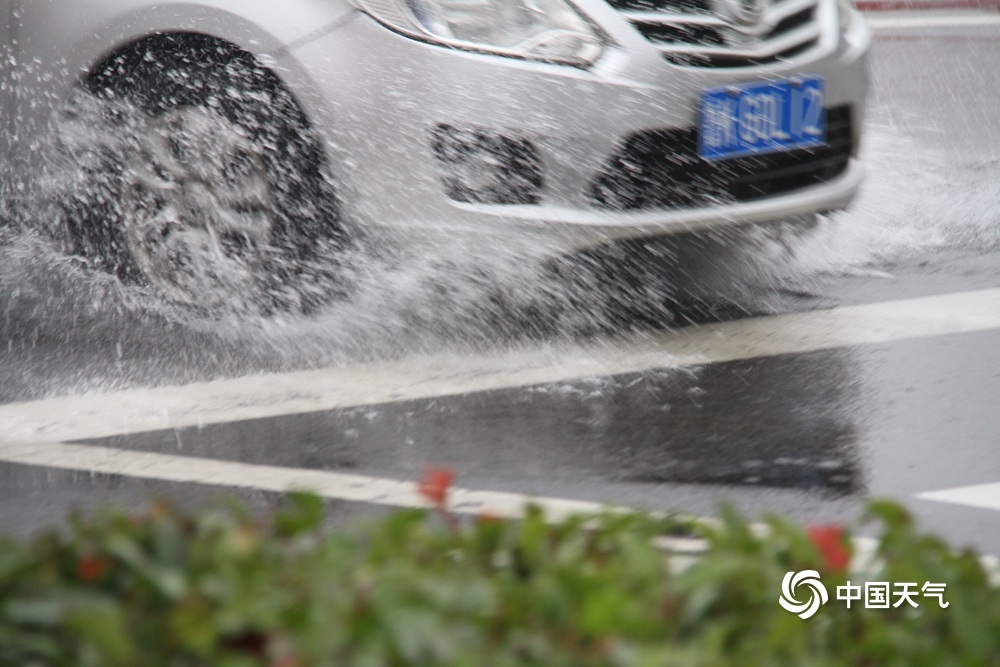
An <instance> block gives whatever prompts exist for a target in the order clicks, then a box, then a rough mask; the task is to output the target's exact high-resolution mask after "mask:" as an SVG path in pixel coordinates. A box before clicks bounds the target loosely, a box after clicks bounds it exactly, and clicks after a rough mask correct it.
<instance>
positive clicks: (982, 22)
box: [866, 12, 1000, 30]
mask: <svg viewBox="0 0 1000 667" xmlns="http://www.w3.org/2000/svg"><path fill="white" fill-rule="evenodd" d="M866 18H867V19H868V25H869V26H871V28H872V29H874V30H913V29H918V28H975V27H979V26H995V25H1000V14H997V13H996V12H961V13H955V14H934V13H932V14H930V15H927V13H926V12H917V13H914V14H907V15H900V13H898V12H886V14H884V15H878V16H873V15H871V14H869V15H867V17H866Z"/></svg>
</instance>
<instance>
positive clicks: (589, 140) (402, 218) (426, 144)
mask: <svg viewBox="0 0 1000 667" xmlns="http://www.w3.org/2000/svg"><path fill="white" fill-rule="evenodd" d="M580 6H581V7H582V8H584V9H590V8H591V6H593V8H594V9H593V14H592V18H594V19H595V20H597V21H598V22H599V23H600V25H601V27H602V29H604V30H605V31H606V32H607V33H608V35H609V36H610V39H611V40H612V41H613V42H614V46H612V47H609V48H608V50H607V51H606V53H605V54H604V55H603V56H602V58H601V59H600V60H599V61H598V62H597V63H596V64H595V65H594V66H593V67H591V68H590V69H581V68H575V67H569V66H562V65H552V64H545V63H537V62H530V61H523V60H516V59H511V58H504V57H499V56H494V55H489V54H482V53H473V52H467V51H459V50H455V49H449V48H444V47H439V46H435V45H431V44H427V43H423V42H420V41H416V40H414V39H411V38H408V37H405V36H402V35H399V34H397V33H395V32H393V31H391V30H389V29H387V28H386V27H384V26H382V25H380V24H379V23H377V22H376V21H375V20H374V19H372V18H370V17H368V16H367V15H366V14H363V13H360V12H359V13H356V14H354V15H353V16H352V17H351V18H350V20H347V21H345V22H343V24H341V25H339V26H338V27H337V28H335V29H333V30H331V31H329V32H327V33H325V34H322V35H320V36H318V37H317V38H315V39H313V40H311V41H309V42H307V43H304V44H301V45H299V46H297V47H295V48H292V49H289V50H287V51H285V52H283V53H282V54H280V55H278V56H277V62H276V67H277V69H278V70H279V72H280V73H281V74H282V75H283V76H284V77H285V78H286V79H289V80H290V83H291V87H292V89H293V90H294V91H296V92H297V94H298V95H299V98H300V102H301V103H302V104H303V106H304V107H305V108H306V110H307V113H309V115H310V116H311V118H312V119H313V120H314V122H315V124H316V126H317V128H318V129H319V130H320V132H321V135H322V137H323V139H324V140H325V142H326V144H327V146H328V149H329V151H328V152H329V155H330V158H331V165H330V168H331V172H332V177H333V178H334V180H335V183H336V187H337V189H338V192H339V195H340V198H341V200H342V202H343V206H344V212H345V214H346V216H347V217H348V218H349V220H350V222H352V223H354V224H360V225H362V226H386V227H391V228H394V229H397V230H409V231H413V232H425V231H428V230H434V231H442V230H443V231H445V232H447V233H504V234H507V233H516V234H517V235H519V236H522V237H528V238H537V239H539V240H540V241H542V240H550V241H554V242H556V243H557V244H558V245H559V246H561V247H564V248H569V249H582V248H586V247H590V246H594V245H598V244H601V243H604V242H608V241H613V240H620V239H625V238H635V237H649V236H661V235H666V234H671V233H676V232H681V231H691V230H700V229H706V228H713V227H719V226H728V225H734V224H741V223H753V222H764V221H770V220H777V219H782V218H787V217H792V216H797V215H802V214H807V213H812V212H818V211H827V210H832V209H837V208H841V207H843V206H845V205H846V204H847V203H848V202H849V201H850V200H851V198H852V197H853V195H854V194H855V192H856V190H857V188H858V185H859V183H860V181H861V175H862V167H861V164H860V163H859V162H858V160H857V159H856V155H857V142H858V141H859V134H860V126H861V119H862V118H863V114H864V100H865V95H866V91H867V86H868V78H867V54H868V47H869V44H870V33H869V31H868V28H867V27H866V26H865V24H864V21H863V20H862V19H860V18H856V19H855V20H854V21H852V22H851V26H850V27H849V29H848V30H847V31H846V32H842V31H841V30H840V28H839V27H838V17H837V7H836V5H835V3H834V2H833V0H822V1H821V3H820V5H819V6H818V8H817V16H816V20H817V21H819V22H820V24H821V25H822V26H823V31H822V35H821V38H820V39H819V41H818V43H817V45H816V46H815V47H813V48H812V49H810V50H809V51H807V52H806V53H803V54H802V55H800V56H796V57H793V58H790V59H788V60H784V61H781V62H775V63H771V64H767V65H761V66H753V67H744V68H714V69H713V68H692V67H679V66H676V65H673V64H671V63H669V62H667V61H666V60H665V59H664V58H663V57H662V55H661V54H660V53H659V52H658V51H657V50H656V48H654V47H653V45H652V44H650V43H649V42H648V41H646V40H645V39H644V38H643V37H642V35H640V34H639V33H638V32H637V31H636V30H634V29H633V27H632V26H631V25H630V24H628V22H627V21H624V20H622V19H621V16H620V15H619V14H618V12H616V11H615V10H613V9H611V8H610V6H608V5H606V4H605V3H603V2H601V1H600V0H597V1H592V2H591V3H590V4H589V5H588V4H586V3H583V2H581V3H580ZM805 73H808V74H814V75H818V76H821V77H823V78H824V79H825V80H826V104H827V108H834V107H843V108H845V109H849V113H850V116H851V118H852V119H853V128H854V135H853V143H854V145H853V146H852V148H851V151H850V152H851V156H850V158H849V160H848V162H847V164H846V167H845V168H844V169H843V170H842V171H840V172H839V173H838V174H837V175H836V176H835V177H833V178H830V179H824V180H823V181H821V182H817V183H815V184H811V185H808V186H805V187H799V188H796V189H792V190H789V191H785V192H781V193H778V194H773V195H770V196H767V197H763V198H756V199H753V200H751V201H742V202H731V203H713V204H707V205H697V206H689V207H673V208H672V207H658V208H639V209H624V210H609V209H607V208H605V207H600V206H595V202H594V195H593V192H594V189H593V187H594V183H595V179H597V178H598V177H599V175H600V174H602V173H604V172H605V171H606V170H607V165H608V163H609V160H610V159H611V158H612V156H614V155H615V153H616V151H618V150H620V147H621V146H622V145H623V143H624V142H626V140H627V139H628V138H629V137H631V136H634V135H636V134H637V133H642V132H649V131H661V130H674V129H685V128H693V127H694V126H695V125H696V121H697V104H698V100H699V98H700V94H701V91H702V90H704V89H706V88H711V87H715V86H719V85H727V84H733V83H744V82H751V81H758V80H768V79H777V78H784V77H789V76H794V75H796V74H805ZM442 127H445V128H459V130H460V131H463V132H473V133H482V135H485V136H503V137H511V138H513V140H514V141H516V142H525V143H526V145H530V146H531V147H532V150H533V154H534V158H535V160H536V163H537V165H536V166H537V168H538V170H539V175H540V187H539V189H538V193H537V195H538V196H537V197H535V198H534V199H532V201H531V202H530V203H527V202H520V203H518V202H514V203H493V202H490V201H475V200H473V201H457V200H456V198H455V197H454V195H453V193H449V192H448V189H447V188H446V187H445V185H444V182H445V180H446V165H444V164H442V161H441V159H440V152H439V151H438V152H436V149H435V145H434V136H435V132H436V131H439V129H440V128H442ZM450 194H451V196H449V195H450Z"/></svg>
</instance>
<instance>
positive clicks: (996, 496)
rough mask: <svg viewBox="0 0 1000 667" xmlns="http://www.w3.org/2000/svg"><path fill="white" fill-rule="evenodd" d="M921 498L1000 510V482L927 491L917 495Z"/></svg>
mask: <svg viewBox="0 0 1000 667" xmlns="http://www.w3.org/2000/svg"><path fill="white" fill-rule="evenodd" d="M916 497H917V498H919V499H920V500H933V501H936V502H939V503H951V504H953V505H967V506H969V507H979V508H982V509H988V510H997V511H1000V482H996V483H994V484H976V485H975V486H960V487H957V488H954V489H942V490H940V491H927V492H925V493H918V494H917V495H916Z"/></svg>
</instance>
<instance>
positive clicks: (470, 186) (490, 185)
mask: <svg viewBox="0 0 1000 667" xmlns="http://www.w3.org/2000/svg"><path fill="white" fill-rule="evenodd" d="M431 147H432V149H433V150H434V155H435V156H436V157H437V159H438V164H439V166H440V168H441V182H442V184H443V185H444V189H445V193H446V194H447V196H448V198H449V199H453V200H455V201H459V202H466V203H471V204H537V203H538V202H539V200H540V199H541V189H542V185H543V178H542V163H541V160H540V159H539V157H538V151H536V150H535V147H534V145H532V143H531V142H530V141H528V140H527V139H523V138H513V137H509V136H506V135H501V134H495V133H492V132H488V131H486V130H481V129H478V128H456V127H452V126H451V125H439V126H438V127H436V128H435V129H434V130H433V132H432V133H431Z"/></svg>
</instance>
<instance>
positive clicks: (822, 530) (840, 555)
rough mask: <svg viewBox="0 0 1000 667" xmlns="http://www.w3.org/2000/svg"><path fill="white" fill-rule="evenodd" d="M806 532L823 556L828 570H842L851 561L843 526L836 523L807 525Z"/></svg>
mask: <svg viewBox="0 0 1000 667" xmlns="http://www.w3.org/2000/svg"><path fill="white" fill-rule="evenodd" d="M806 534H807V535H809V539H811V540H812V543H813V544H814V545H816V549H817V550H818V551H819V553H820V554H821V555H822V556H823V562H825V563H826V567H827V569H828V570H831V571H833V572H843V571H844V570H846V569H847V565H848V564H849V563H850V562H851V552H850V550H849V549H848V547H847V538H846V536H845V534H844V527H843V526H841V525H838V524H827V525H822V526H808V527H807V528H806Z"/></svg>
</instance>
